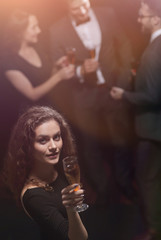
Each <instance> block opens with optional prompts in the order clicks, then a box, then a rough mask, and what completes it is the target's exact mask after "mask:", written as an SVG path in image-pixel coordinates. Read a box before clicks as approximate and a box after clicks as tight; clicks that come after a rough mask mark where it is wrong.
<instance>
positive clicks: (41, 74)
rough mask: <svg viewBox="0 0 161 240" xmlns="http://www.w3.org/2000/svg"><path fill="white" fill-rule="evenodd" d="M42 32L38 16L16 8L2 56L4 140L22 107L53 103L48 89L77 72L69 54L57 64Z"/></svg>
mask: <svg viewBox="0 0 161 240" xmlns="http://www.w3.org/2000/svg"><path fill="white" fill-rule="evenodd" d="M40 32H41V30H40V27H39V23H38V19H37V17H36V16H35V15H33V14H31V13H28V12H24V11H22V10H15V11H14V12H13V13H12V14H11V16H10V18H9V20H8V23H7V24H6V28H5V31H4V33H5V34H4V36H5V37H4V39H5V40H4V54H3V59H2V65H3V66H2V71H3V75H4V77H3V78H2V79H1V82H0V85H1V94H0V95H1V96H0V97H1V102H3V104H1V105H2V107H1V109H0V111H1V116H2V121H3V127H2V135H4V137H2V138H1V139H2V141H3V139H8V137H9V134H10V130H11V129H12V126H13V124H14V123H15V122H16V120H17V118H18V115H19V114H20V112H21V111H23V110H24V109H25V108H26V107H28V106H31V105H33V103H35V102H36V104H44V105H51V104H50V101H49V100H48V93H49V92H50V91H51V90H52V89H53V88H54V87H55V86H56V85H57V84H58V83H59V82H61V81H62V80H68V79H70V78H71V77H72V76H73V75H74V72H75V71H74V66H73V65H68V66H66V65H65V63H66V60H67V57H66V56H64V57H62V58H61V59H59V60H58V62H57V64H56V66H55V67H53V66H52V64H51V61H50V59H49V58H48V56H47V54H46V53H45V51H43V50H42V49H43V48H42V47H41V48H40V46H39V45H40V44H39V45H38V35H39V34H40ZM52 104H53V103H52ZM3 133H4V134H3ZM7 133H8V134H7ZM7 135H8V137H7ZM3 143H4V141H3Z"/></svg>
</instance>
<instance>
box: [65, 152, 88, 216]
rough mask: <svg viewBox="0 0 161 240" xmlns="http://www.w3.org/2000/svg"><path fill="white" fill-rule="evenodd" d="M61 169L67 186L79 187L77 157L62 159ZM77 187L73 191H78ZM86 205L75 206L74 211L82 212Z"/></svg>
mask: <svg viewBox="0 0 161 240" xmlns="http://www.w3.org/2000/svg"><path fill="white" fill-rule="evenodd" d="M63 169H64V173H65V176H66V178H67V180H68V182H69V184H74V183H78V184H79V186H80V185H81V184H80V168H79V164H78V160H77V157H75V156H68V157H66V158H64V159H63ZM78 190H79V187H76V188H75V191H78ZM88 207H89V206H88V204H86V203H82V204H79V205H77V206H76V207H75V208H74V209H75V210H76V211H77V212H83V211H85V210H86V209H87V208H88Z"/></svg>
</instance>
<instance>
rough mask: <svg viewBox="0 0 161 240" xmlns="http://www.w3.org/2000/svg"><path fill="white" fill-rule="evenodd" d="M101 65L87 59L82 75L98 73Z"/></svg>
mask: <svg viewBox="0 0 161 240" xmlns="http://www.w3.org/2000/svg"><path fill="white" fill-rule="evenodd" d="M98 66H99V63H98V62H97V61H96V60H95V59H86V60H85V61H84V63H83V65H82V73H83V74H86V73H92V72H95V71H97V69H98Z"/></svg>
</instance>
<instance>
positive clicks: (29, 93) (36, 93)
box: [5, 65, 75, 101]
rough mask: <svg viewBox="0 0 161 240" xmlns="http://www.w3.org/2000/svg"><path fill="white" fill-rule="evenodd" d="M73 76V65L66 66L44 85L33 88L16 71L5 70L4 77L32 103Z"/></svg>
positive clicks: (27, 80) (28, 81)
mask: <svg viewBox="0 0 161 240" xmlns="http://www.w3.org/2000/svg"><path fill="white" fill-rule="evenodd" d="M74 74H75V67H74V66H73V65H69V66H66V67H64V68H62V69H60V70H59V71H57V72H56V73H55V74H54V75H52V76H51V77H50V78H49V79H48V80H46V81H45V82H44V83H42V84H40V85H39V86H37V87H33V86H32V84H31V82H30V80H29V79H28V78H27V77H26V76H25V75H24V74H23V73H22V72H20V71H18V70H7V71H6V72H5V75H6V77H7V79H8V80H9V81H10V82H11V84H12V85H13V86H14V87H15V88H16V89H17V90H18V91H19V92H21V93H22V94H23V95H24V96H26V97H27V98H28V99H30V100H32V101H37V100H39V99H40V98H41V97H43V96H44V95H46V94H47V93H48V92H49V91H50V90H51V89H52V88H53V87H55V86H56V84H57V83H59V82H60V81H61V80H63V79H70V78H71V77H73V76H74Z"/></svg>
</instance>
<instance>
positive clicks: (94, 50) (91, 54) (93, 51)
mask: <svg viewBox="0 0 161 240" xmlns="http://www.w3.org/2000/svg"><path fill="white" fill-rule="evenodd" d="M89 55H90V57H91V58H93V59H94V58H95V56H96V49H95V48H90V49H89Z"/></svg>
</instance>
